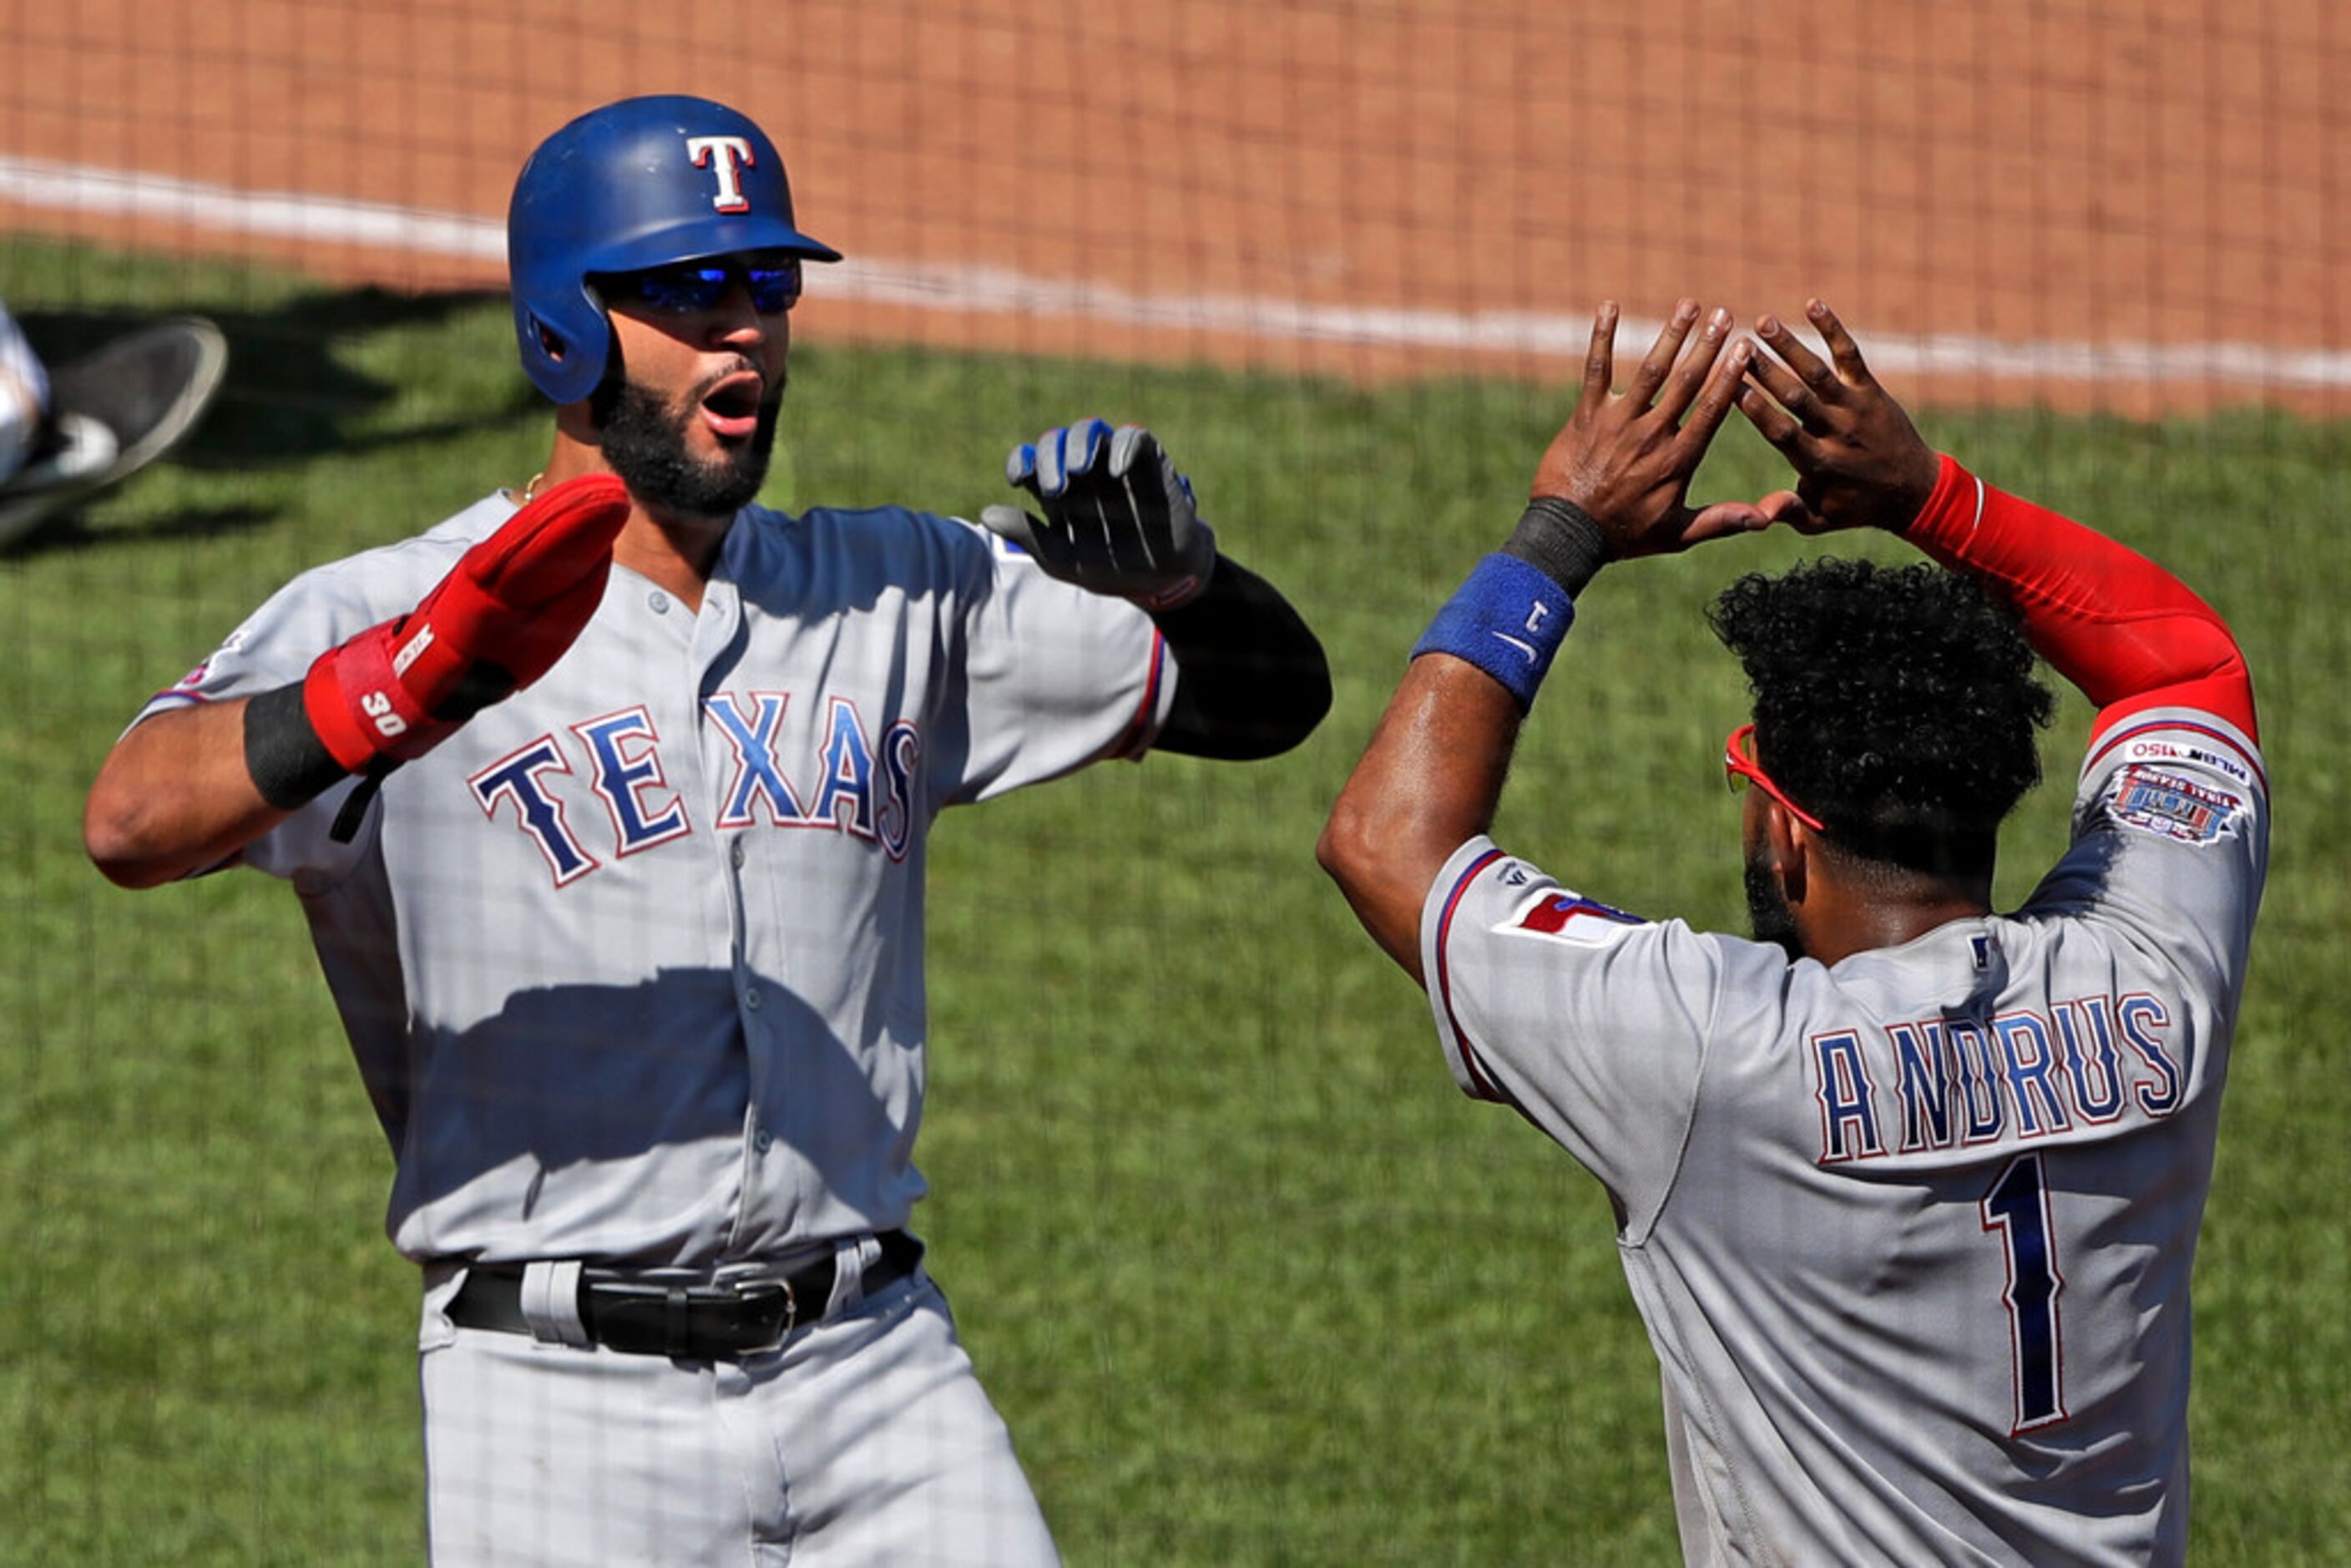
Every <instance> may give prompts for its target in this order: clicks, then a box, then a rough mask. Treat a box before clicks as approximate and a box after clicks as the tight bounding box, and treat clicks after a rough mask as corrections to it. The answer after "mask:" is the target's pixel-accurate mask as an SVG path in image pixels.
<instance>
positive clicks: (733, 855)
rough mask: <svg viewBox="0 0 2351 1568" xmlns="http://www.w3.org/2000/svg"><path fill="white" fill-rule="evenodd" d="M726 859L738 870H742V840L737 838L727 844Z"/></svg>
mask: <svg viewBox="0 0 2351 1568" xmlns="http://www.w3.org/2000/svg"><path fill="white" fill-rule="evenodd" d="M726 859H727V862H728V863H729V864H731V865H733V866H734V867H735V869H736V870H737V871H740V870H742V869H743V841H742V840H740V839H737V840H736V841H734V842H733V843H731V844H728V845H727V846H726Z"/></svg>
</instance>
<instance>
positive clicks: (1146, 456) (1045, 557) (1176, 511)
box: [979, 419, 1217, 611]
mask: <svg viewBox="0 0 2351 1568" xmlns="http://www.w3.org/2000/svg"><path fill="white" fill-rule="evenodd" d="M1004 481H1005V483H1006V484H1008V485H1010V486H1013V487H1015V488H1016V489H1022V490H1026V491H1028V492H1029V494H1030V495H1031V496H1034V497H1037V503H1038V506H1039V507H1040V508H1041V509H1042V510H1043V511H1044V514H1045V515H1044V516H1043V517H1035V516H1033V515H1031V514H1030V513H1029V512H1028V511H1027V510H1025V509H1023V508H1022V507H987V508H985V509H984V510H983V511H981V513H980V514H979V520H980V522H981V523H982V524H983V525H985V526H986V527H987V528H988V530H989V531H990V532H992V533H996V534H999V535H1001V536H1003V537H1004V538H1008V539H1009V540H1011V541H1012V542H1013V543H1014V544H1017V545H1019V547H1020V548H1021V549H1025V550H1027V551H1028V552H1029V554H1030V555H1032V556H1035V557H1036V558H1037V564H1038V565H1039V566H1040V567H1043V568H1044V569H1045V571H1046V573H1047V574H1048V575H1049V576H1052V577H1058V578H1060V579H1061V580H1062V581H1064V582H1071V583H1075V584H1076V585H1077V586H1078V587H1080V588H1083V589H1087V590H1090V591H1092V592H1095V593H1113V594H1117V595H1119V596H1120V597H1122V598H1125V599H1131V600H1133V601H1134V602H1135V603H1137V604H1139V605H1141V606H1142V607H1143V608H1144V609H1145V610H1150V611H1161V610H1173V609H1174V608H1175V607H1176V606H1177V605H1179V604H1181V603H1183V602H1184V601H1186V600H1188V599H1190V598H1191V597H1192V596H1193V595H1195V594H1196V593H1198V592H1199V591H1200V590H1201V588H1202V587H1204V586H1205V585H1206V584H1207V580H1208V573H1209V571H1210V570H1211V569H1213V568H1214V567H1215V565H1216V561H1217V536H1216V535H1215V533H1214V532H1212V531H1211V530H1210V528H1208V525H1207V524H1206V523H1204V522H1202V521H1201V520H1200V516H1199V511H1198V508H1197V507H1196V504H1195V503H1194V501H1193V498H1192V482H1191V481H1190V480H1189V479H1186V478H1185V477H1184V476H1183V475H1181V474H1178V473H1177V472H1175V464H1174V463H1172V462H1170V461H1169V460H1168V457H1167V451H1166V449H1165V447H1163V446H1161V445H1160V444H1159V441H1158V438H1157V437H1156V436H1155V435H1153V434H1151V432H1149V431H1147V430H1145V429H1144V428H1143V427H1142V426H1141V425H1137V424H1122V425H1120V426H1119V427H1118V428H1117V429H1116V430H1113V429H1112V428H1111V427H1110V425H1109V423H1107V422H1105V421H1103V420H1099V419H1090V420H1087V421H1085V422H1084V423H1081V424H1073V425H1071V426H1070V427H1069V428H1068V429H1066V430H1049V431H1047V432H1046V433H1045V434H1042V435H1040V436H1039V437H1038V438H1037V440H1036V442H1035V444H1024V445H1021V446H1018V447H1015V448H1014V449H1013V451H1012V455H1010V456H1009V457H1008V458H1006V459H1005V462H1004Z"/></svg>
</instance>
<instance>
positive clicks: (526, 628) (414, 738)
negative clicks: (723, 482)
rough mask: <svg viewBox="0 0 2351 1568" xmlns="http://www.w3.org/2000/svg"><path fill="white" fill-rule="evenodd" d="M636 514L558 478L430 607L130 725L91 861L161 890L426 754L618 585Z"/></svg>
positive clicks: (606, 479)
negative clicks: (254, 685)
mask: <svg viewBox="0 0 2351 1568" xmlns="http://www.w3.org/2000/svg"><path fill="white" fill-rule="evenodd" d="M628 517H629V498H628V492H627V490H626V489H624V488H623V487H622V484H621V481H620V480H618V479H616V478H613V477H612V476H611V475H609V474H599V475H592V476H585V477H582V478H578V479H572V480H569V481H567V482H566V483H564V484H561V485H558V486H555V487H553V488H552V489H550V490H549V491H548V492H547V493H546V494H545V495H543V496H540V497H538V498H537V499H536V500H534V501H532V502H530V503H529V504H528V505H527V506H525V507H523V508H522V509H521V510H519V511H517V513H516V514H515V515H514V516H513V517H511V518H509V519H507V522H506V523H505V524H504V525H503V526H502V527H500V528H498V530H497V531H496V533H493V534H492V535H491V536H490V537H489V538H486V539H484V540H482V541H481V542H480V543H478V544H476V545H475V546H474V547H473V548H472V549H468V550H467V551H466V552H465V554H464V555H463V556H462V557H460V558H459V559H458V561H457V564H456V566H455V568H454V569H453V570H451V571H450V573H449V575H448V576H447V577H445V578H444V579H443V580H441V582H440V583H439V585H437V586H436V587H435V588H434V590H433V591H432V592H431V593H429V594H427V595H426V596H425V598H424V599H423V601H422V602H421V603H419V604H418V605H417V606H416V608H415V609H413V610H412V611H410V612H407V613H406V614H404V615H399V616H395V617H394V618H392V620H390V621H386V622H382V623H381V624H380V625H376V626H371V627H369V628H368V629H367V630H366V631H364V632H360V633H359V634H358V635H357V636H355V637H352V638H350V639H349V640H348V641H346V642H344V643H340V644H339V645H338V646H336V647H333V648H329V649H328V650H327V651H326V652H325V653H321V654H319V657H318V660H317V661H316V662H315V663H314V664H311V666H310V670H309V673H308V675H307V676H305V677H304V678H303V679H301V680H299V681H296V682H293V683H291V684H289V685H284V686H280V687H278V688H277V690H275V691H269V692H264V693H262V694H260V695H257V696H254V697H251V698H246V699H240V700H236V701H231V702H223V703H214V704H207V705H204V706H196V707H189V708H182V709H179V710H177V711H174V712H166V713H159V714H157V715H155V716H152V717H151V718H149V719H147V720H146V721H145V722H144V723H141V724H139V725H137V726H135V727H133V728H132V729H131V732H130V733H129V734H128V735H126V736H124V737H122V738H121V739H120V741H118V742H117V743H116V744H115V747H114V749H113V751H112V752H111V753H110V754H109V755H108V757H107V759H106V761H105V763H104V764H103V765H102V766H101V767H100V768H99V774H98V779H97V780H96V782H95V783H93V784H92V785H91V786H90V792H89V800H88V802H87V803H86V805H85V807H84V809H83V813H82V841H83V844H84V846H85V847H86V848H87V849H88V850H89V857H90V859H91V860H92V861H93V862H96V864H97V866H98V868H99V871H100V872H102V873H105V875H106V876H107V877H108V879H109V880H110V881H113V882H116V883H120V884H121V885H123V886H125V887H152V886H154V885H156V884H157V883H165V882H170V881H172V880H173V879H174V878H177V877H182V876H185V875H188V874H189V873H193V872H198V871H204V870H206V869H208V868H210V867H213V866H216V865H219V864H220V863H222V862H224V861H225V860H227V859H228V858H229V857H230V856H232V855H234V854H235V853H236V852H238V851H240V850H242V849H243V848H245V846H246V845H247V844H250V843H251V842H253V841H255V840H256V839H257V838H259V837H261V835H262V834H264V833H266V832H268V831H270V830H271V829H272V828H275V827H276V826H277V825H278V824H279V823H280V822H282V821H285V820H286V819H287V817H288V816H290V815H292V814H293V813H294V812H295V811H296V810H299V809H300V808H301V807H302V806H303V805H304V804H305V803H307V802H308V801H309V800H312V799H314V798H315V797H317V796H319V795H320V794H322V793H324V792H325V791H326V790H327V789H330V788H332V787H333V786H335V785H337V784H339V783H341V782H342V781H343V780H344V779H349V778H351V777H352V776H354V775H359V776H361V777H363V778H365V779H369V780H370V781H371V782H372V781H375V780H380V779H382V778H383V777H384V776H385V775H386V774H388V773H390V772H391V771H392V769H393V768H397V767H398V766H400V764H401V763H402V762H404V761H408V760H410V759H412V758H417V757H421V756H423V754H424V753H425V752H426V751H428V750H430V749H431V748H432V747H434V746H437V745H438V744H440V742H441V741H443V740H444V739H445V738H447V737H449V736H450V735H452V734H454V733H455V731H456V729H457V728H458V727H459V726H461V725H463V724H464V723H465V720H467V719H469V718H471V717H472V716H474V715H475V713H477V712H479V711H480V710H481V709H482V708H484V707H486V706H488V705H489V704H491V703H494V702H498V701H501V700H503V699H504V698H505V697H507V695H510V694H512V693H513V692H515V691H517V690H519V689H520V688H522V687H524V686H527V685H530V684H531V683H532V682H534V681H536V680H538V678H539V676H541V675H543V674H546V673H547V671H548V670H549V668H551V667H552V666H553V665H554V664H555V661H556V660H557V659H559V658H560V657H561V656H562V654H563V652H564V650H565V649H567V648H569V646H570V645H571V643H572V641H573V639H575V638H576V637H578V636H579V634H580V629H581V628H582V627H584V626H585V625H586V624H587V623H588V621H589V618H590V616H592V615H593V614H594V613H595V612H596V606H597V603H598V602H599V601H601V599H602V597H603V591H604V580H605V577H606V574H607V573H608V572H609V571H610V570H611V564H612V541H613V539H614V538H615V537H616V536H617V535H618V534H619V532H620V529H621V528H622V525H623V524H624V523H625V522H626V521H627V520H628ZM366 787H368V786H362V788H366Z"/></svg>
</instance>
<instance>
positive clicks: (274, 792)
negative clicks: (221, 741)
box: [245, 681, 350, 811]
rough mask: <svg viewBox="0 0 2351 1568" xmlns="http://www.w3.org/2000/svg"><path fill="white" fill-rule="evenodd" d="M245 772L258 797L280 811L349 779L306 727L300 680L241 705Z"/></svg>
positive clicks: (308, 720) (289, 808) (317, 734)
mask: <svg viewBox="0 0 2351 1568" xmlns="http://www.w3.org/2000/svg"><path fill="white" fill-rule="evenodd" d="M245 770H246V772H247V773H249V774H251V775H252V776H253V787H254V788H255V789H258V790H260V791H261V798H262V799H263V800H266V801H268V802H269V803H270V804H271V805H273V806H275V807H277V809H278V810H281V811H291V810H294V809H295V808H297V807H298V806H301V805H305V804H307V803H308V801H310V800H312V799H314V798H315V797H316V796H318V795H319V793H321V792H322V791H324V790H327V789H331V788H333V787H334V786H335V785H337V784H340V783H341V782H342V781H343V780H344V779H348V778H350V773H349V772H347V771H345V769H344V768H343V765H342V764H341V763H340V762H338V761H336V760H335V758H334V757H333V755H332V754H331V753H330V752H329V751H328V750H327V746H326V743H325V742H324V741H322V740H320V739H319V732H318V731H317V730H316V729H313V728H312V727H310V716H309V715H308V713H306V712H304V711H303V708H302V683H301V682H300V681H295V682H293V683H291V684H290V685H283V686H280V687H278V688H277V690H276V691H274V692H264V693H262V694H261V695H259V696H257V697H255V698H254V699H253V700H252V701H251V702H248V703H246V705H245Z"/></svg>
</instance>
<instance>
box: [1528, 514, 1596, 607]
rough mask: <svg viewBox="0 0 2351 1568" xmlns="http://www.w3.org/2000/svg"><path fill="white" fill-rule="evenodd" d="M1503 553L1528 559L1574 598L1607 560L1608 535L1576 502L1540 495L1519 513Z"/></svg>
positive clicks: (1529, 563) (1536, 568)
mask: <svg viewBox="0 0 2351 1568" xmlns="http://www.w3.org/2000/svg"><path fill="white" fill-rule="evenodd" d="M1502 553H1503V554H1504V555H1510V556H1516V557H1518V558H1519V559H1520V560H1522V561H1525V562H1526V563H1527V564H1528V565H1529V566H1531V567H1533V568H1534V569H1535V570H1537V571H1540V572H1541V573H1542V574H1543V575H1544V576H1545V577H1548V578H1550V579H1551V580H1552V581H1553V582H1556V583H1558V584H1559V585H1560V587H1561V588H1562V589H1564V590H1566V591H1567V593H1568V595H1569V597H1571V598H1573V596H1574V595H1576V594H1579V593H1582V592H1583V589H1584V585H1585V584H1586V583H1588V582H1590V581H1591V580H1593V577H1595V576H1597V575H1598V573H1599V571H1600V569H1601V568H1602V567H1604V566H1605V565H1606V564H1607V563H1608V536H1607V535H1605V534H1604V533H1602V532H1601V531H1600V525H1599V524H1598V523H1595V522H1593V520H1592V518H1591V517H1590V516H1589V515H1588V514H1586V513H1585V511H1584V510H1583V507H1579V506H1577V505H1576V504H1575V503H1574V502H1573V501H1569V500H1563V499H1562V498H1561V497H1557V496H1537V497H1535V498H1534V499H1533V500H1531V501H1529V502H1528V503H1527V509H1526V510H1525V511H1524V512H1523V513H1521V514H1520V517H1519V526H1518V527H1517V528H1512V529H1511V530H1510V538H1509V539H1507V540H1506V541H1504V543H1503V545H1502Z"/></svg>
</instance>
